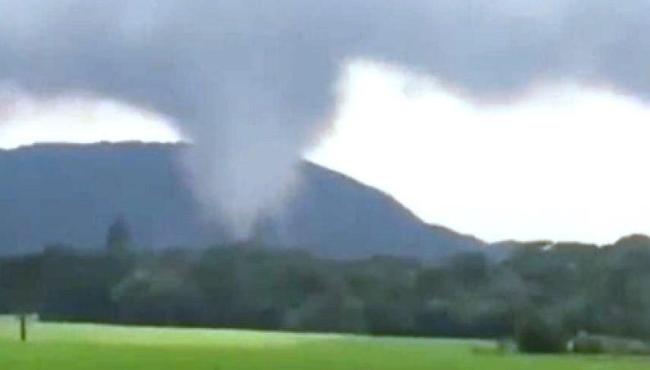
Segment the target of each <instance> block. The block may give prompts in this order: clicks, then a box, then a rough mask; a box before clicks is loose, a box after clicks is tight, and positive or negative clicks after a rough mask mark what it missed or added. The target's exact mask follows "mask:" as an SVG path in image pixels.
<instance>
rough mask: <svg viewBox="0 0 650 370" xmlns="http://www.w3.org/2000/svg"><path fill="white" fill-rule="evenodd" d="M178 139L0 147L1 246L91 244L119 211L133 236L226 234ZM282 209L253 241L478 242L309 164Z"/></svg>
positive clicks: (444, 250)
mask: <svg viewBox="0 0 650 370" xmlns="http://www.w3.org/2000/svg"><path fill="white" fill-rule="evenodd" d="M181 150H184V149H183V146H181V145H168V144H140V143H125V144H94V145H67V144H66V145H63V144H61V145H38V146H33V147H27V148H22V149H17V150H12V151H0V176H1V179H2V181H0V253H1V254H15V253H24V252H30V251H36V250H40V249H41V248H42V247H43V246H44V245H46V244H49V243H56V242H61V243H68V244H74V245H77V246H81V247H83V246H88V247H90V246H95V247H96V246H99V245H101V244H102V243H103V238H104V235H105V232H106V229H107V227H108V225H109V224H110V223H111V222H112V221H113V220H114V219H115V217H116V216H118V215H123V216H124V217H125V218H126V220H127V221H128V223H129V224H130V226H131V228H132V230H133V234H134V237H135V240H136V241H137V243H138V244H139V245H142V246H147V247H152V248H160V247H167V246H175V245H192V246H203V245H206V244H211V243H215V242H223V241H225V235H226V233H224V232H223V229H222V228H221V227H219V223H218V222H217V223H215V222H207V221H206V220H204V219H203V218H202V217H201V212H200V210H199V205H198V204H197V202H196V201H195V200H194V199H193V197H192V194H191V193H190V192H189V190H188V189H187V188H186V187H185V184H184V183H183V179H182V175H181V173H179V170H178V167H177V166H176V161H177V158H178V156H177V154H178V152H179V151H181ZM300 176H301V187H300V188H299V190H298V193H297V195H296V196H295V197H294V198H293V199H292V200H291V201H290V203H289V204H288V205H287V207H286V209H285V211H284V212H282V214H281V215H277V216H274V217H273V218H271V219H269V220H266V221H264V222H263V223H262V224H261V225H260V227H259V228H258V229H259V230H258V232H257V235H256V236H255V237H256V239H257V240H258V241H261V242H264V243H266V244H269V245H276V246H282V247H300V248H304V249H308V250H311V251H312V252H314V253H316V254H319V255H323V256H328V257H336V258H357V257H367V256H371V255H376V254H385V255H395V256H405V257H418V258H427V259H429V258H439V257H442V256H446V255H449V254H451V253H454V252H458V251H466V250H477V248H482V247H484V243H483V242H481V241H480V240H478V239H475V238H473V237H469V236H465V235H461V234H458V233H455V232H453V231H451V230H448V229H445V228H442V227H438V226H431V225H427V224H425V223H423V222H422V221H421V220H420V219H419V218H417V217H416V216H414V215H413V214H412V213H411V212H410V211H408V210H407V209H405V208H404V207H403V206H402V205H400V204H399V203H398V202H396V201H395V200H394V199H392V198H391V197H389V196H387V195H386V194H384V193H382V192H380V191H378V190H376V189H373V188H371V187H368V186H365V185H362V184H360V183H358V182H356V181H354V180H352V179H350V178H348V177H346V176H343V175H341V174H338V173H336V172H333V171H330V170H327V169H324V168H322V167H319V166H316V165H314V164H311V163H304V164H303V166H302V168H301V173H300Z"/></svg>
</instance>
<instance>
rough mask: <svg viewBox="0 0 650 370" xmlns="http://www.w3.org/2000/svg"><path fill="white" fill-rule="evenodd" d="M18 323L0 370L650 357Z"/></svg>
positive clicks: (9, 332)
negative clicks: (22, 335) (21, 331)
mask: <svg viewBox="0 0 650 370" xmlns="http://www.w3.org/2000/svg"><path fill="white" fill-rule="evenodd" d="M17 334H18V333H17V323H16V321H15V320H14V319H13V318H7V317H0V369H2V370H5V369H6V370H38V369H43V370H45V369H47V370H76V369H91V370H117V369H119V370H129V369H136V370H148V369H151V370H154V369H155V370H164V369H183V370H185V369H187V370H208V369H209V370H257V369H265V370H266V369H272V370H366V369H367V370H389V369H390V370H424V369H432V370H433V369H436V370H455V369H467V370H474V369H479V370H492V369H494V370H509V369H513V370H519V369H526V370H535V369H540V370H542V369H544V370H547V369H548V370H564V369H566V370H637V369H638V370H647V369H650V359H649V358H643V357H638V358H620V357H619V358H614V357H581V356H571V355H564V356H525V355H513V354H500V353H498V352H497V351H496V350H495V349H494V345H493V344H491V343H490V342H481V341H460V340H435V339H395V338H366V337H356V336H344V335H311V334H286V333H262V332H254V331H235V330H207V329H206V330H203V329H199V330H194V329H158V328H135V327H122V326H106V325H86V324H83V325H80V324H52V323H31V324H30V327H29V335H30V340H29V342H28V343H26V344H23V343H20V342H18V340H17Z"/></svg>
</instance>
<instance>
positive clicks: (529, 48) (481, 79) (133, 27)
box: [0, 0, 650, 237]
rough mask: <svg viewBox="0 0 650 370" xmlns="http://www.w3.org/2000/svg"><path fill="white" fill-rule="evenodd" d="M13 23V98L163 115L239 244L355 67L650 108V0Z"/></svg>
mask: <svg viewBox="0 0 650 370" xmlns="http://www.w3.org/2000/svg"><path fill="white" fill-rule="evenodd" d="M0 17H1V20H0V86H2V87H3V89H4V90H5V91H13V90H15V91H20V93H21V94H23V93H28V94H30V95H33V96H42V97H60V96H77V95H83V96H95V97H97V98H100V99H103V98H107V99H112V100H116V101H119V102H122V103H125V104H129V105H132V106H135V107H137V108H139V109H146V110H151V111H153V112H156V113H158V114H162V115H165V116H166V117H168V118H169V119H171V120H172V121H173V122H175V123H176V124H177V125H178V127H179V128H180V129H181V130H182V132H183V134H184V135H185V136H186V137H188V138H189V139H191V140H192V142H193V143H194V145H193V146H192V148H191V149H190V150H189V151H188V154H187V156H186V157H185V158H183V160H182V162H183V163H184V164H185V167H186V169H187V171H188V178H190V179H191V180H190V184H191V185H192V188H193V189H194V191H195V194H196V195H197V198H198V199H199V200H201V201H202V202H203V203H204V204H205V205H206V210H207V211H208V213H212V214H214V215H216V216H218V217H219V218H221V219H224V220H227V221H226V222H228V223H229V224H230V225H229V226H231V229H232V230H233V233H234V235H235V236H237V237H246V235H247V234H248V233H249V232H250V228H251V227H252V225H253V224H254V223H255V220H256V219H257V218H258V217H259V216H260V215H263V214H265V213H266V212H269V211H270V210H272V209H274V208H276V207H277V206H278V205H279V204H281V203H282V201H283V200H284V198H285V197H286V196H288V195H290V193H291V189H292V186H293V184H294V182H295V181H296V179H295V172H294V170H295V168H296V166H297V165H298V164H299V162H300V160H301V154H302V153H303V151H304V150H305V149H306V148H308V147H309V146H310V145H312V144H313V143H314V142H315V140H317V139H318V137H319V136H320V135H321V134H322V132H323V131H324V130H325V129H326V128H327V126H328V124H329V123H330V121H331V116H332V114H334V113H335V111H336V99H337V90H336V86H337V81H338V79H339V75H340V72H341V71H342V70H343V69H344V67H345V65H346V64H347V63H348V62H350V61H352V60H356V59H368V60H372V61H379V62H384V63H390V64H395V65H399V66H403V67H404V68H409V69H413V70H415V71H417V72H419V73H425V74H428V75H430V76H432V77H433V78H436V79H437V80H439V81H441V82H443V83H444V84H445V85H446V86H448V87H449V88H450V89H453V90H454V91H457V92H459V93H462V94H464V95H465V96H467V97H468V98H469V99H472V100H474V101H477V102H493V101H503V100H505V99H512V98H513V97H518V96H521V95H522V94H525V93H526V91H527V90H528V89H531V88H534V87H535V86H537V85H540V84H546V83H553V82H561V81H566V80H570V81H575V82H578V83H582V84H587V85H598V86H605V87H607V88H611V89H614V90H616V91H619V92H621V93H625V94H630V95H633V96H636V97H638V98H639V99H642V100H644V101H645V100H648V99H650V68H649V66H650V43H649V42H647V35H648V34H649V32H650V1H646V0H630V1H624V2H621V1H613V0H589V1H587V0H547V1H544V2H539V1H532V0H531V1H516V0H503V1H498V2H495V1H487V0H466V1H462V0H440V1H433V0H431V1H427V0H402V1H382V0H345V1H344V0H327V1H324V0H319V1H316V0H277V1H268V2H266V1H249V0H221V1H220V0H211V1H205V0H195V1H184V0H158V1H155V0H112V1H98V0H97V1H89V0H50V1H48V0H21V1H18V0H16V1H9V0H0ZM6 95H7V94H6V93H3V94H0V96H6ZM0 104H2V103H1V102H0ZM371 134H372V133H369V135H371ZM361 147H362V143H360V148H361Z"/></svg>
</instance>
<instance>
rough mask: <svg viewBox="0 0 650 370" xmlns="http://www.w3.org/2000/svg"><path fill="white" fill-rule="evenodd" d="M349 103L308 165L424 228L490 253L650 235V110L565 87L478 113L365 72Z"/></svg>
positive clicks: (451, 98) (356, 68) (359, 68)
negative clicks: (395, 206) (387, 203)
mask: <svg viewBox="0 0 650 370" xmlns="http://www.w3.org/2000/svg"><path fill="white" fill-rule="evenodd" d="M342 91H343V94H344V95H345V99H344V103H343V105H342V106H341V107H340V109H339V116H338V119H337V121H336V124H335V129H334V131H333V133H332V135H331V136H330V137H328V138H327V139H325V140H324V141H323V142H322V144H321V145H320V146H319V147H317V148H316V149H315V150H314V151H313V152H311V153H309V154H308V158H310V159H312V160H313V161H315V162H317V163H319V164H322V165H325V166H327V167H330V168H333V169H335V170H339V171H342V172H344V173H346V174H349V175H351V176H353V177H355V178H358V179H359V180H361V181H362V182H365V183H368V184H370V185H374V186H376V187H378V188H380V189H383V190H385V191H387V192H389V193H391V194H392V195H394V196H395V197H396V198H397V199H398V200H400V201H401V202H403V203H404V204H405V205H406V206H407V207H409V208H411V209H412V210H414V211H415V212H416V213H417V214H418V215H420V216H421V217H422V218H423V219H425V220H426V221H429V222H432V223H437V224H442V225H445V226H449V227H452V228H455V229H457V230H460V231H463V232H469V233H474V234H476V235H477V236H479V237H482V238H485V239H487V240H491V241H495V240H501V239H505V238H518V239H536V238H552V239H556V240H581V241H591V242H599V243H606V242H611V241H613V240H615V239H617V238H618V237H620V236H622V235H624V234H629V233H634V232H646V233H650V217H648V215H650V197H648V192H649V189H650V175H649V174H648V171H647V160H648V158H650V145H647V142H648V140H650V122H649V118H650V107H648V106H646V105H644V104H643V103H642V102H640V101H637V100H635V99H633V98H630V97H626V96H622V95H617V94H616V93H614V92H611V91H607V90H603V89H596V88H593V87H591V88H590V87H585V86H578V85H574V84H571V83H566V84H561V85H553V86H542V87H540V88H539V89H537V90H535V91H533V92H531V93H530V94H529V95H527V96H525V97H520V98H518V99H517V100H514V101H510V102H509V103H508V104H506V103H501V104H499V105H487V104H481V105H476V104H472V103H470V102H468V101H465V100H463V99H462V98H461V97H459V96H455V95H452V94H451V93H450V92H449V91H447V90H445V89H444V88H443V87H442V86H440V85H439V84H437V83H436V81H434V80H428V79H426V78H425V77H422V76H418V75H415V74H412V73H409V72H406V71H403V70H399V69H395V68H391V67H388V66H383V65H378V64H370V63H365V62H357V63H353V64H352V65H351V66H350V68H349V71H348V76H347V79H346V80H344V83H343V85H342Z"/></svg>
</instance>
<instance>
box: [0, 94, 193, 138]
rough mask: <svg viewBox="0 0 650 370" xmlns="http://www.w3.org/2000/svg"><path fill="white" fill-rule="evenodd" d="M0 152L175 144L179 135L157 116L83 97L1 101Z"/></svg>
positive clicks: (5, 99)
mask: <svg viewBox="0 0 650 370" xmlns="http://www.w3.org/2000/svg"><path fill="white" fill-rule="evenodd" d="M2 101H3V103H4V104H3V106H2V108H3V109H2V110H1V112H2V115H1V116H0V148H2V149H14V148H17V147H20V146H24V145H30V144H33V143H36V142H38V143H53V142H66V143H80V144H84V143H94V142H98V141H106V142H120V141H136V140H140V141H150V142H176V141H179V140H181V134H180V133H179V131H177V130H176V129H175V128H174V126H173V125H172V124H171V122H170V121H168V120H167V119H165V118H164V117H161V116H159V115H157V114H154V113H151V112H147V111H143V110H140V109H136V108H133V107H129V106H126V105H123V104H119V103H116V102H113V101H108V100H97V99H92V98H85V97H74V98H73V97H65V98H58V99H36V98H32V97H28V96H25V95H16V96H13V97H11V98H7V97H5V98H4V99H2Z"/></svg>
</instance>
